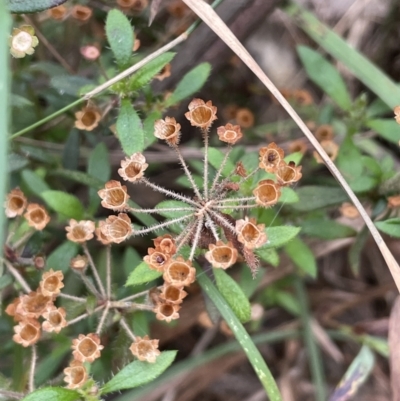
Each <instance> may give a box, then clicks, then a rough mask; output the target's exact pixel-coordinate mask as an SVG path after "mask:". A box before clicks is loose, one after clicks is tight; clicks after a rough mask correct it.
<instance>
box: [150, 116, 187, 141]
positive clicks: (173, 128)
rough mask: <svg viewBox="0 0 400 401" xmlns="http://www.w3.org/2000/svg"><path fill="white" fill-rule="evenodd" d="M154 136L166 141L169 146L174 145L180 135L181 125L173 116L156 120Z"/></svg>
mask: <svg viewBox="0 0 400 401" xmlns="http://www.w3.org/2000/svg"><path fill="white" fill-rule="evenodd" d="M154 136H155V137H156V138H158V139H162V140H164V141H166V142H167V143H168V145H170V146H176V145H178V144H179V141H180V137H181V125H180V124H178V123H177V122H176V120H175V118H173V117H165V120H157V121H155V123H154Z"/></svg>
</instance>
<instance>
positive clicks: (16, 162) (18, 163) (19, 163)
mask: <svg viewBox="0 0 400 401" xmlns="http://www.w3.org/2000/svg"><path fill="white" fill-rule="evenodd" d="M28 163H29V161H28V160H27V158H26V157H24V156H21V155H19V154H17V153H10V154H9V155H7V163H6V166H7V173H13V172H14V171H18V170H21V169H23V168H24V167H25V166H26V165H27V164H28Z"/></svg>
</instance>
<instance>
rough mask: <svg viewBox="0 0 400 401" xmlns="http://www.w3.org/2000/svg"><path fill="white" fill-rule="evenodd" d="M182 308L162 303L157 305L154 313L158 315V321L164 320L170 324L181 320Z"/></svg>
mask: <svg viewBox="0 0 400 401" xmlns="http://www.w3.org/2000/svg"><path fill="white" fill-rule="evenodd" d="M180 308H181V307H180V305H176V304H172V303H170V302H160V303H157V304H156V305H155V307H154V309H153V312H154V313H155V314H156V319H157V320H164V321H165V322H167V323H169V322H171V321H172V320H176V319H179V313H178V311H179V309H180Z"/></svg>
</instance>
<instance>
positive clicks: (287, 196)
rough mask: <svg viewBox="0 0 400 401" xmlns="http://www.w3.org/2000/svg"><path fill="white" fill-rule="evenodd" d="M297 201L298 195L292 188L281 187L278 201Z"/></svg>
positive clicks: (288, 202)
mask: <svg viewBox="0 0 400 401" xmlns="http://www.w3.org/2000/svg"><path fill="white" fill-rule="evenodd" d="M298 201H299V196H298V195H297V193H296V192H294V191H293V189H292V188H289V187H283V188H282V189H281V196H280V198H279V200H278V203H284V204H286V203H287V204H290V203H297V202H298Z"/></svg>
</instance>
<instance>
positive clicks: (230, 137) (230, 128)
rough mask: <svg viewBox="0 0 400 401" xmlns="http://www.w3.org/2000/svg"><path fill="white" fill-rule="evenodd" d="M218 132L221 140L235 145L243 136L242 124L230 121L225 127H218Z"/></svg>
mask: <svg viewBox="0 0 400 401" xmlns="http://www.w3.org/2000/svg"><path fill="white" fill-rule="evenodd" d="M217 134H218V137H219V140H220V141H222V142H226V143H229V144H231V145H234V144H235V143H236V142H237V141H239V140H240V139H241V138H242V137H243V134H242V131H241V129H240V126H239V125H233V124H229V123H228V124H226V125H225V126H223V127H218V128H217Z"/></svg>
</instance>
